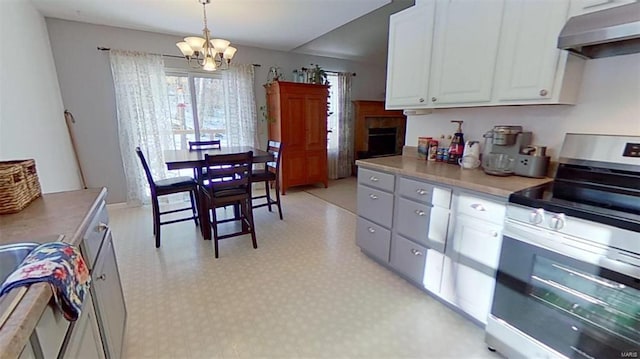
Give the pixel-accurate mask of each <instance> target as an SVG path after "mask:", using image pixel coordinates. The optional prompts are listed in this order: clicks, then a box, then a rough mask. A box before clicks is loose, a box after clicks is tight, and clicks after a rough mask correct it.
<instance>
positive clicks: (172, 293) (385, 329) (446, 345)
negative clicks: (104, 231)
mask: <svg viewBox="0 0 640 359" xmlns="http://www.w3.org/2000/svg"><path fill="white" fill-rule="evenodd" d="M283 211H284V221H280V220H279V219H278V217H277V214H276V213H275V212H274V213H269V212H268V211H267V209H266V208H260V209H256V210H255V211H254V212H255V219H256V228H257V238H258V249H253V248H252V247H251V240H250V238H249V236H242V237H234V238H229V239H224V240H222V241H221V242H220V258H219V259H215V258H214V256H213V244H212V242H211V241H204V240H202V237H201V236H200V234H199V229H198V228H196V227H195V226H194V224H193V222H182V223H177V224H172V225H167V226H163V227H162V246H161V247H160V248H159V249H156V248H155V247H154V241H153V234H152V226H151V209H150V207H139V208H123V209H112V210H110V217H111V226H112V230H113V233H114V241H115V247H116V252H117V258H118V263H119V267H120V273H121V277H122V281H123V286H124V294H125V300H126V304H127V309H128V322H127V328H126V334H125V348H124V357H125V358H491V357H497V355H496V354H495V353H491V352H489V351H488V350H487V348H486V345H485V344H484V341H483V338H484V332H483V330H482V329H480V328H478V327H477V326H475V325H473V324H472V323H470V322H469V321H467V320H466V319H464V318H463V317H461V316H460V315H458V314H457V313H455V312H453V311H452V310H450V309H448V308H447V307H445V306H444V305H442V304H441V303H439V302H438V301H436V300H435V299H433V298H431V297H430V296H429V295H427V294H426V293H424V292H422V291H420V290H419V289H418V288H416V287H414V286H413V285H411V284H409V283H408V282H406V281H405V280H403V279H402V278H400V277H398V276H396V275H395V274H393V273H391V272H390V271H388V270H387V269H385V268H383V267H381V266H380V265H378V264H377V263H375V262H373V261H372V260H370V259H369V258H368V257H366V256H365V255H363V254H362V253H361V252H360V250H359V249H358V247H356V245H355V223H356V216H355V215H354V214H353V213H351V212H349V211H346V210H344V209H342V208H340V207H338V206H335V205H332V204H330V203H328V202H325V201H323V200H321V199H319V198H317V197H314V196H312V195H309V194H308V193H306V192H304V191H291V192H289V193H287V195H286V196H284V197H283Z"/></svg>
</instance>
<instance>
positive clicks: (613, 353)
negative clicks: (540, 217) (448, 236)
mask: <svg viewBox="0 0 640 359" xmlns="http://www.w3.org/2000/svg"><path fill="white" fill-rule="evenodd" d="M507 228H508V227H505V233H509V232H513V231H509V230H507ZM562 239H563V241H564V242H565V244H566V242H567V241H566V238H562ZM565 254H566V253H565ZM593 254H594V253H591V257H593ZM603 260H607V259H606V258H603ZM596 263H597V262H596ZM596 263H593V261H590V262H586V261H583V260H578V259H575V258H570V257H568V256H566V255H564V254H560V253H558V252H557V251H554V250H553V249H551V248H549V247H547V248H543V247H541V246H537V245H535V244H533V243H531V242H530V241H529V243H527V242H525V241H521V240H517V239H515V238H513V237H512V236H510V235H509V234H507V235H505V236H504V237H503V242H502V251H501V256H500V264H499V268H498V272H497V277H496V289H495V295H494V300H493V306H492V309H491V314H492V317H494V318H495V319H497V320H498V322H500V321H503V322H506V323H507V326H508V327H513V328H515V329H517V330H518V331H520V332H522V333H524V334H525V336H527V337H530V338H533V339H534V340H535V341H538V342H540V343H542V344H543V346H546V347H548V348H551V349H552V352H556V353H558V354H562V355H565V356H567V357H571V358H620V357H632V358H638V357H640V280H639V279H638V278H635V277H632V276H630V275H626V274H621V273H620V272H618V271H613V270H610V269H608V268H604V267H603V266H602V265H599V264H596ZM603 263H604V262H603ZM515 347H516V348H517V345H516V346H515ZM512 348H513V347H512ZM516 350H517V349H516Z"/></svg>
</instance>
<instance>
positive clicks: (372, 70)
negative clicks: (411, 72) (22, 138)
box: [46, 18, 386, 203]
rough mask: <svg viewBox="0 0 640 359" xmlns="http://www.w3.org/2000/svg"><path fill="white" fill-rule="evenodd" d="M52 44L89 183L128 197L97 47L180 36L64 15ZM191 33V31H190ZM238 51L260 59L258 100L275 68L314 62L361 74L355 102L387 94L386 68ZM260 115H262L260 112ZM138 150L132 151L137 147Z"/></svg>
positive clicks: (242, 59) (245, 58)
mask: <svg viewBox="0 0 640 359" xmlns="http://www.w3.org/2000/svg"><path fill="white" fill-rule="evenodd" d="M46 21H47V26H48V29H49V35H50V38H51V47H52V49H53V56H54V59H55V64H56V68H57V72H58V79H59V82H60V88H61V90H62V99H63V101H64V105H65V107H66V108H67V109H69V110H70V111H71V112H73V114H74V115H75V118H76V120H77V121H78V123H77V125H76V126H75V128H74V131H75V132H76V136H77V137H78V147H79V149H80V150H79V153H80V161H81V163H82V166H83V170H84V172H85V176H86V178H87V183H88V184H89V186H94V187H95V186H105V187H108V188H109V198H108V202H110V203H115V202H123V201H125V200H126V193H125V190H126V186H125V179H124V172H123V168H122V160H121V155H120V148H119V144H118V137H117V120H116V112H115V106H116V105H115V98H114V90H113V81H112V78H111V69H110V67H109V55H108V53H106V52H102V51H98V50H97V49H96V47H97V46H104V47H110V48H114V49H123V50H138V51H145V52H151V53H161V54H172V55H180V52H179V50H178V48H177V47H176V46H175V43H176V42H177V41H180V38H179V37H177V36H171V35H164V34H157V33H151V32H144V31H135V30H128V29H122V28H115V27H109V26H100V25H92V24H86V23H79V22H73V21H65V20H59V19H49V18H48V19H47V20H46ZM185 35H187V34H185ZM234 46H236V47H237V48H238V52H237V54H236V56H235V57H234V60H233V61H234V62H237V63H257V64H261V65H262V66H261V67H258V68H256V77H255V79H256V100H257V106H258V107H260V106H261V105H263V104H264V103H265V90H264V88H263V87H262V85H263V84H264V83H265V82H266V80H267V74H268V71H269V68H270V67H271V66H279V67H280V68H281V69H282V70H283V73H284V74H285V76H288V78H289V79H290V78H291V74H292V71H293V70H294V69H296V68H300V67H302V66H309V64H311V63H314V64H319V65H320V66H322V67H323V68H325V69H328V70H335V71H350V72H356V73H357V76H356V77H355V79H354V81H353V99H354V100H381V99H383V98H384V86H385V76H386V74H385V72H386V71H385V68H384V66H379V65H369V64H363V63H356V62H352V61H345V60H340V59H332V58H326V57H317V56H306V55H300V54H293V53H285V52H279V51H270V50H264V49H258V48H252V47H243V46H240V45H237V44H234ZM165 65H167V66H170V67H185V65H186V61H185V60H183V59H170V58H167V59H165ZM258 116H260V113H258ZM259 123H260V125H261V127H260V129H259V132H260V136H261V139H262V142H263V144H264V143H266V136H267V131H266V123H264V122H259ZM132 150H133V149H132Z"/></svg>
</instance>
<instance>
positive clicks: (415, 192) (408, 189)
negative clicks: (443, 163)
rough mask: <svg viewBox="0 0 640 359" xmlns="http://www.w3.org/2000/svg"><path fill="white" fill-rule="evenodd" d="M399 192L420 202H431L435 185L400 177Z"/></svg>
mask: <svg viewBox="0 0 640 359" xmlns="http://www.w3.org/2000/svg"><path fill="white" fill-rule="evenodd" d="M398 193H400V195H401V196H403V197H406V198H409V199H412V200H414V201H418V202H424V203H431V195H432V194H433V185H431V184H428V183H425V182H420V181H416V180H412V179H408V178H404V177H400V181H399V183H398Z"/></svg>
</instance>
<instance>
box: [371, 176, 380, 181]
mask: <svg viewBox="0 0 640 359" xmlns="http://www.w3.org/2000/svg"><path fill="white" fill-rule="evenodd" d="M369 180H370V181H371V182H378V181H379V180H380V179H379V178H378V177H376V176H371V177H369Z"/></svg>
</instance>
